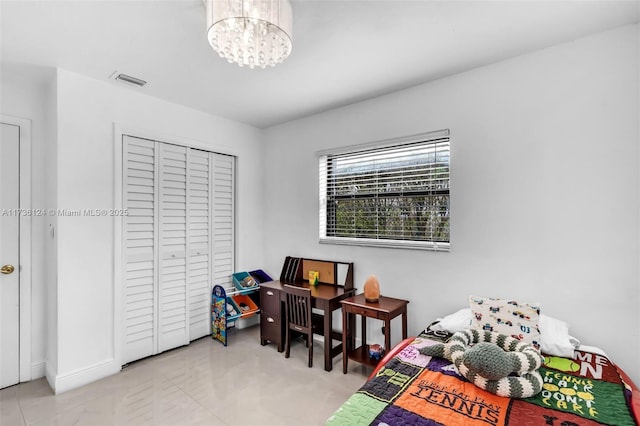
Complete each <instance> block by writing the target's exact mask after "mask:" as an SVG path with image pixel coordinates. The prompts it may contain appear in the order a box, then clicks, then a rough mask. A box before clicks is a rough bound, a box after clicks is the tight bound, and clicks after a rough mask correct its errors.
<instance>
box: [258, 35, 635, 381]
mask: <svg viewBox="0 0 640 426" xmlns="http://www.w3.org/2000/svg"><path fill="white" fill-rule="evenodd" d="M638 75H639V69H638V27H637V25H636V26H629V27H624V28H621V29H617V30H614V31H610V32H607V33H603V34H599V35H595V36H591V37H588V38H584V39H580V40H577V41H574V42H571V43H567V44H563V45H559V46H556V47H553V48H549V49H545V50H542V51H538V52H535V53H532V54H528V55H524V56H520V57H517V58H514V59H510V60H506V61H503V62H499V63H496V64H493V65H491V66H486V67H482V68H478V69H475V70H472V71H469V72H466V73H463V74H459V75H456V76H452V77H449V78H445V79H441V80H438V81H435V82H432V83H429V84H424V85H421V86H417V87H414V88H412V89H409V90H404V91H400V92H397V93H394V94H391V95H388V96H384V97H380V98H377V99H373V100H370V101H366V102H362V103H359V104H355V105H352V106H348V107H344V108H339V109H335V110H332V111H329V112H326V113H323V114H319V115H316V116H312V117H309V118H306V119H301V120H298V121H294V122H290V123H287V124H284V125H281V126H277V127H273V128H270V129H267V131H266V143H267V147H268V149H267V151H266V158H265V164H268V165H269V166H268V172H266V173H265V181H266V190H265V196H266V200H267V201H266V206H267V208H265V209H264V214H265V235H264V243H265V254H264V257H265V267H267V268H269V270H273V271H277V273H279V271H280V268H281V266H282V262H283V259H284V257H285V256H286V255H293V256H304V257H311V258H319V259H333V260H344V261H353V262H355V282H356V285H357V286H360V287H362V284H363V282H364V280H365V279H366V277H367V276H368V275H369V274H376V275H378V277H379V278H380V282H381V291H382V293H383V294H386V295H389V296H396V297H402V298H406V299H409V300H410V301H411V303H410V304H409V329H410V330H409V331H410V333H412V334H415V333H418V332H419V331H420V330H421V329H422V328H424V327H425V326H426V325H427V324H428V323H429V322H431V321H432V320H433V319H435V318H436V317H438V316H441V315H445V314H447V313H450V312H452V311H454V310H456V309H458V308H461V307H464V306H466V304H467V297H468V296H469V295H470V294H474V295H483V296H494V297H505V298H517V299H521V300H525V301H532V302H533V301H538V302H540V303H541V304H542V306H543V312H545V313H547V314H548V315H552V316H555V317H558V318H561V319H564V320H566V321H568V322H569V323H570V324H571V326H572V327H571V332H572V333H573V334H574V335H575V336H576V337H578V338H580V339H581V340H582V341H583V342H585V343H588V344H594V345H598V346H601V347H602V348H604V349H605V350H606V351H607V353H609V354H610V356H611V357H612V358H613V360H615V361H617V362H618V363H619V364H620V365H621V366H622V367H623V368H624V369H625V370H626V371H627V372H628V373H629V374H630V376H631V378H632V379H633V380H634V381H636V382H637V383H640V365H638V359H640V336H639V334H638V329H639V326H640V322H639V318H638V313H637V312H638V310H639V309H640V289H639V285H638V282H639V280H638V278H639V254H640V253H639V249H638V242H639V240H638V235H639V231H640V229H639V228H640V227H639V221H640V211H639V199H638V196H639V189H640V188H639V182H640V180H639V175H638V168H639V167H638V166H639V150H638V140H639V130H638V117H639V102H638V94H639V82H638ZM443 128H449V129H451V251H450V252H449V253H435V252H429V251H417V250H403V249H384V248H364V247H346V246H332V245H320V244H318V194H317V191H318V190H317V188H318V177H317V170H318V166H317V159H316V156H315V152H316V151H318V150H323V149H328V148H332V147H341V146H347V145H353V144H359V143H365V142H371V141H376V140H384V139H389V138H394V137H399V136H405V135H411V134H416V133H421V132H425V131H431V130H438V129H443ZM370 329H371V325H370ZM372 332H375V333H374V334H375V336H376V337H377V339H378V342H379V343H382V342H383V340H382V337H381V334H380V332H379V328H378V327H377V326H376V329H375V330H372ZM393 334H394V335H393V336H392V339H395V340H396V341H397V340H399V337H400V333H399V331H398V324H394V330H393Z"/></svg>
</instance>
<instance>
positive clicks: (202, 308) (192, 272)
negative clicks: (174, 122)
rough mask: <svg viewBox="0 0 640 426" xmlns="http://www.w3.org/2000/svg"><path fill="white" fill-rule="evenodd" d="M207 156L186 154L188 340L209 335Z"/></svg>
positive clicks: (209, 272)
mask: <svg viewBox="0 0 640 426" xmlns="http://www.w3.org/2000/svg"><path fill="white" fill-rule="evenodd" d="M210 155H211V154H210V153H209V152H206V151H200V150H197V149H189V152H188V179H187V191H188V194H187V195H188V197H187V206H188V208H187V215H188V231H187V232H188V238H189V247H188V250H187V255H188V265H189V270H188V272H187V287H188V295H189V340H195V339H198V338H200V337H202V336H206V335H208V334H210V333H211V329H210V327H209V322H210V312H211V309H210V301H209V298H210V294H211V293H210V292H211V286H212V285H211V281H210V277H211V259H210V256H209V253H210V247H209V245H210V244H211V224H210V215H209V213H210V211H211V197H210V189H211V185H210V182H209V180H210V170H211V167H210Z"/></svg>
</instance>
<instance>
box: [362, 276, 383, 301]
mask: <svg viewBox="0 0 640 426" xmlns="http://www.w3.org/2000/svg"><path fill="white" fill-rule="evenodd" d="M364 299H365V300H366V301H367V302H371V303H375V302H377V301H378V299H380V282H379V281H378V277H376V276H375V275H369V278H367V280H366V281H365V282H364Z"/></svg>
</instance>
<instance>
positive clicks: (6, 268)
mask: <svg viewBox="0 0 640 426" xmlns="http://www.w3.org/2000/svg"><path fill="white" fill-rule="evenodd" d="M14 270H15V268H14V267H13V265H4V266H3V267H2V268H0V273H2V274H5V275H9V274H10V273H12V272H13V271H14Z"/></svg>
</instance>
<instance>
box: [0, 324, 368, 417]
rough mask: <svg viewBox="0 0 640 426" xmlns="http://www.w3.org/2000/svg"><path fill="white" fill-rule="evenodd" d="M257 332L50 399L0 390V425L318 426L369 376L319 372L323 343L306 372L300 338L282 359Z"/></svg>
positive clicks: (160, 358)
mask: <svg viewBox="0 0 640 426" xmlns="http://www.w3.org/2000/svg"><path fill="white" fill-rule="evenodd" d="M259 340H260V339H259V327H250V328H247V329H244V330H235V331H233V332H232V333H231V334H230V336H229V345H228V346H227V347H224V346H223V345H222V344H220V343H218V342H216V341H213V340H212V339H211V338H209V337H205V338H203V339H200V340H197V341H195V342H192V343H191V344H190V345H189V346H186V347H183V348H178V349H174V350H172V351H169V352H166V353H163V354H160V355H157V356H155V357H150V358H147V359H144V360H141V361H138V362H134V363H132V364H130V365H129V366H128V367H127V368H125V369H124V370H123V371H121V372H120V373H118V374H116V375H113V376H110V377H107V378H105V379H102V380H99V381H97V382H94V383H91V384H88V385H86V386H83V387H81V388H78V389H74V390H71V391H68V392H64V393H62V394H60V395H54V394H53V392H52V391H51V389H50V388H49V386H48V384H47V382H46V380H45V379H38V380H34V381H31V382H27V383H22V384H19V385H16V386H12V387H9V388H6V389H3V390H1V391H0V425H1V426H22V425H60V426H63V425H64V426H67V425H90V426H102V425H127V426H128V425H211V426H217V425H260V426H268V425H296V426H301V425H322V424H324V422H325V421H326V419H327V418H328V417H329V416H330V415H331V414H332V413H333V412H334V411H335V410H336V409H337V408H338V407H339V406H340V405H341V404H342V403H343V402H344V401H345V400H346V399H347V398H348V396H349V395H351V393H353V392H354V391H355V390H357V389H358V388H359V387H360V386H361V385H362V384H363V383H364V381H365V380H366V377H367V376H368V374H369V373H370V370H369V369H368V368H367V367H363V366H361V365H359V364H357V363H354V362H351V363H350V365H349V374H346V375H345V374H342V357H341V356H338V357H336V358H334V360H333V370H332V371H331V372H326V371H324V368H323V357H322V342H318V341H315V342H314V364H313V368H308V367H307V349H306V347H305V345H304V341H303V340H301V339H300V340H297V341H295V342H294V344H293V345H292V348H291V357H290V358H289V359H286V358H285V357H284V354H283V353H278V351H277V350H276V348H275V346H274V345H267V346H264V347H263V346H260V344H259Z"/></svg>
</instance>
